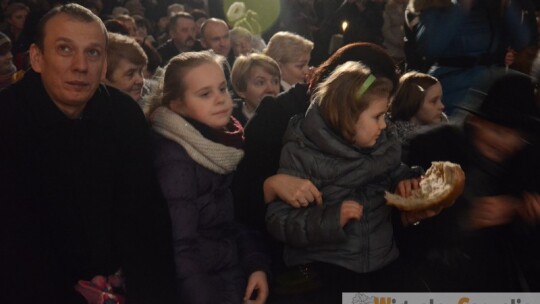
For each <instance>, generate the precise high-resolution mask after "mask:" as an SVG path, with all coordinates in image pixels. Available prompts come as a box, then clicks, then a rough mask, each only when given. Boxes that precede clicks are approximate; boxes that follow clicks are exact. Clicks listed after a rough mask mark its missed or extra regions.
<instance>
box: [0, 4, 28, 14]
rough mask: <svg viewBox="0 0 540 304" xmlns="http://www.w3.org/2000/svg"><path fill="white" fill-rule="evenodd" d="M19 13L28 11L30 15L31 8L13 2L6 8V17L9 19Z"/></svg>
mask: <svg viewBox="0 0 540 304" xmlns="http://www.w3.org/2000/svg"><path fill="white" fill-rule="evenodd" d="M18 11H26V12H27V13H30V8H29V7H28V6H27V5H26V4H24V3H21V2H13V3H11V4H9V5H8V6H7V7H6V12H5V15H6V17H7V18H11V16H12V15H13V14H15V13H16V12H18Z"/></svg>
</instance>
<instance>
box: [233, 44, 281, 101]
mask: <svg viewBox="0 0 540 304" xmlns="http://www.w3.org/2000/svg"><path fill="white" fill-rule="evenodd" d="M254 67H261V68H262V69H263V70H264V71H265V72H267V73H268V74H270V75H272V76H276V77H278V78H279V79H281V71H280V70H279V65H278V64H277V62H276V61H275V60H274V59H272V58H270V57H268V56H266V55H264V54H257V53H252V54H249V55H247V56H239V57H238V58H236V60H235V61H234V65H233V67H232V71H231V83H232V86H233V89H234V90H235V91H236V92H237V93H238V92H245V91H246V90H247V80H248V78H249V77H250V73H251V70H252V69H253V68H254Z"/></svg>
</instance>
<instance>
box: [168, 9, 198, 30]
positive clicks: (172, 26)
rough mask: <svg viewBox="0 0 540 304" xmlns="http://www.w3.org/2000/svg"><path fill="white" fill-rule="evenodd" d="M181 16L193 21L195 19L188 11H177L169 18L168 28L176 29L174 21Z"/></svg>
mask: <svg viewBox="0 0 540 304" xmlns="http://www.w3.org/2000/svg"><path fill="white" fill-rule="evenodd" d="M182 18H184V19H189V20H193V21H195V19H193V16H191V14H190V13H186V12H178V13H176V14H173V15H172V16H171V17H170V18H169V29H168V30H169V31H172V30H174V29H176V23H177V22H178V19H182Z"/></svg>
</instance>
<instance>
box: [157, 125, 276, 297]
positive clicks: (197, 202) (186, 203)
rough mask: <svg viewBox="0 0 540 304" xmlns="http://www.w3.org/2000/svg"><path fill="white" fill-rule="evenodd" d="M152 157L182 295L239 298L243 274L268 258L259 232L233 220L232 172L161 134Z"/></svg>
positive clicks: (263, 266) (264, 267)
mask: <svg viewBox="0 0 540 304" xmlns="http://www.w3.org/2000/svg"><path fill="white" fill-rule="evenodd" d="M186 124H187V122H186ZM154 127H155V126H154ZM200 136H201V137H202V135H200ZM154 163H155V167H156V169H157V173H158V178H159V180H160V184H161V189H162V191H163V194H164V195H165V198H166V200H167V202H168V204H169V212H170V216H171V219H172V223H173V244H174V252H175V262H176V277H177V283H178V291H179V293H180V298H181V300H183V301H184V303H234V304H236V303H242V297H243V295H244V292H245V288H246V279H247V277H248V276H249V275H250V274H251V273H253V272H254V271H257V270H262V271H267V265H268V262H269V261H268V258H267V257H266V255H264V253H262V251H263V250H262V247H263V245H262V244H260V237H259V235H257V234H256V233H255V232H253V231H251V230H248V229H244V228H243V227H241V226H240V225H238V224H237V223H236V222H235V220H234V206H233V198H232V193H231V190H230V185H231V181H232V178H233V173H225V174H218V173H216V172H214V171H212V170H210V169H208V168H206V167H204V166H202V165H201V164H199V163H197V162H196V161H195V160H194V159H193V158H192V157H191V156H190V155H189V154H188V152H187V150H186V148H184V147H183V146H182V145H180V144H179V143H177V142H174V141H172V140H169V139H167V138H165V137H163V136H162V135H159V134H156V136H155V161H154Z"/></svg>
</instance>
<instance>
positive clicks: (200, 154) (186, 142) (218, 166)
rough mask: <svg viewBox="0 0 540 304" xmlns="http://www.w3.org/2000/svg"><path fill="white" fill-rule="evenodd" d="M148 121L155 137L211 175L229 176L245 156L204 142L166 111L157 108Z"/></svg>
mask: <svg viewBox="0 0 540 304" xmlns="http://www.w3.org/2000/svg"><path fill="white" fill-rule="evenodd" d="M150 121H151V122H152V127H153V129H154V130H155V131H156V132H157V133H159V134H160V135H162V136H163V137H165V138H167V139H170V140H172V141H174V142H176V143H178V144H179V145H181V146H182V147H183V148H184V149H185V150H186V152H187V153H188V155H189V156H190V157H191V158H192V159H193V160H194V161H195V162H196V163H197V164H199V165H201V166H203V167H205V168H206V169H208V170H210V171H212V172H215V173H218V174H228V173H231V172H233V171H234V170H235V169H236V166H237V165H238V163H239V162H240V160H241V159H242V157H243V156H244V151H243V150H241V149H237V148H233V147H228V146H225V145H222V144H220V143H217V142H214V141H212V140H209V139H207V138H205V137H204V136H203V135H202V134H201V133H200V132H199V131H198V130H197V129H196V128H194V127H193V126H192V125H191V124H190V123H188V122H187V121H186V120H185V119H184V118H183V117H182V116H180V115H178V114H176V113H175V112H173V111H171V110H169V109H168V108H166V107H159V108H157V109H156V110H155V111H154V113H152V115H151V117H150Z"/></svg>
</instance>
